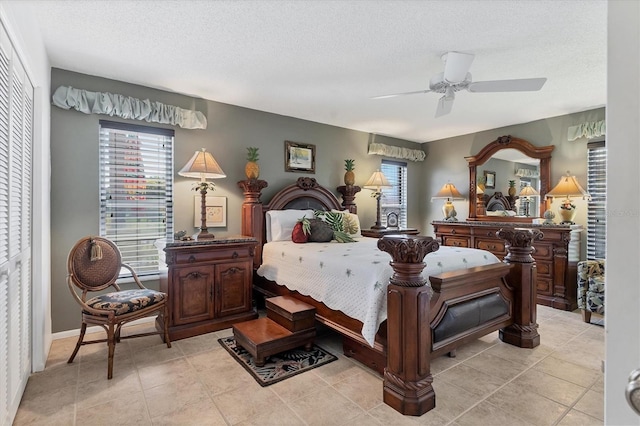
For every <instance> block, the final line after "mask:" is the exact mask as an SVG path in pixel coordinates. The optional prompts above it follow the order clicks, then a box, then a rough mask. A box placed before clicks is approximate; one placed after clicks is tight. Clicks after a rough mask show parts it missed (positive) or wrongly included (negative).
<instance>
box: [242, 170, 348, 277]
mask: <svg viewBox="0 0 640 426" xmlns="http://www.w3.org/2000/svg"><path fill="white" fill-rule="evenodd" d="M268 185H269V184H268V183H267V182H266V181H264V180H258V179H251V180H243V181H240V182H238V186H239V187H240V188H242V190H243V192H244V202H243V203H242V235H247V236H250V237H254V238H255V239H257V240H258V241H260V245H259V246H258V247H256V251H255V255H254V259H253V265H254V268H257V267H258V266H260V264H261V262H262V245H263V244H264V243H265V242H266V229H265V213H266V212H267V211H269V210H286V209H315V210H332V209H336V210H342V209H344V208H345V207H344V206H342V205H341V204H340V201H339V200H338V198H336V196H335V195H333V193H332V192H331V191H330V190H328V189H327V188H325V187H323V186H322V185H320V184H319V183H318V182H317V181H316V180H315V178H311V177H300V178H298V180H297V181H296V182H295V183H293V184H291V185H288V186H286V187H284V188H282V189H281V190H280V191H278V192H277V193H276V194H275V195H274V196H273V198H271V201H270V202H269V203H268V204H263V203H262V202H261V201H260V195H261V192H262V190H263V189H264V188H266V187H267V186H268ZM353 205H354V207H355V204H353Z"/></svg>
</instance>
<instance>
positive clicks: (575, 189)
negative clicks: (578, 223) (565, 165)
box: [546, 171, 591, 225]
mask: <svg viewBox="0 0 640 426" xmlns="http://www.w3.org/2000/svg"><path fill="white" fill-rule="evenodd" d="M546 197H564V200H562V203H561V204H560V207H559V208H558V213H560V217H561V218H562V222H560V223H561V224H565V225H574V224H575V223H574V222H573V219H574V218H575V217H576V206H575V205H574V204H571V198H576V197H582V199H583V200H585V199H590V198H591V196H590V195H589V193H588V192H587V191H585V190H584V189H583V188H582V187H581V186H580V184H579V183H578V181H577V180H576V177H575V176H571V173H569V171H567V174H566V175H565V176H562V177H561V178H560V182H558V184H557V185H556V186H555V187H554V188H553V189H552V190H551V191H549V192H547V194H546Z"/></svg>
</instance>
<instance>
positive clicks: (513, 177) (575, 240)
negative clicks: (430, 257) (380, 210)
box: [432, 136, 582, 311]
mask: <svg viewBox="0 0 640 426" xmlns="http://www.w3.org/2000/svg"><path fill="white" fill-rule="evenodd" d="M553 149H554V146H553V145H549V146H543V147H536V146H534V145H532V144H531V143H530V142H528V141H526V140H524V139H519V138H515V137H512V136H501V137H499V138H498V139H496V140H495V141H492V142H490V143H489V144H487V145H486V146H485V147H484V148H483V149H481V150H480V152H479V153H478V154H477V155H474V156H470V157H466V160H467V162H468V165H469V217H468V218H467V220H466V221H456V222H449V221H434V222H433V223H432V224H433V227H434V233H435V235H436V238H438V240H439V241H440V243H441V244H443V245H446V246H457V247H471V248H478V249H483V250H487V251H490V252H492V253H493V254H495V255H496V256H497V257H498V258H499V259H501V260H502V259H503V257H504V256H505V255H506V253H507V252H506V248H505V246H504V242H503V241H502V240H500V239H499V238H497V237H496V232H497V231H498V230H499V229H502V228H508V227H518V228H534V229H537V230H538V231H540V232H541V233H542V235H543V236H542V239H541V240H540V241H536V243H535V244H534V247H535V249H536V251H535V253H534V254H533V257H534V258H535V260H536V265H537V271H538V276H537V302H538V304H541V305H545V306H551V307H554V308H557V309H563V310H568V311H571V310H574V309H576V308H577V294H576V291H577V289H576V273H577V271H576V266H577V262H578V260H579V259H580V250H581V233H582V226H580V225H556V224H552V225H550V224H543V223H542V221H543V219H541V218H542V217H543V215H544V212H545V211H546V210H548V209H549V207H550V200H547V199H546V197H545V195H546V194H547V193H548V192H549V191H550V189H551V188H550V181H551V152H552V151H553ZM527 186H529V187H530V188H529V190H527V189H525V188H526V187H527ZM509 188H515V190H511V191H509ZM530 189H534V190H535V191H530ZM533 192H535V193H537V194H535V195H528V196H520V194H527V193H528V194H532V193H533Z"/></svg>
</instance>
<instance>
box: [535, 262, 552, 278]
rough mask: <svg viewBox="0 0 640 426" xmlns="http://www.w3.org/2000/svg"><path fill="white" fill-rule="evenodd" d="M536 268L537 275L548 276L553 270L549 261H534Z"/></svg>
mask: <svg viewBox="0 0 640 426" xmlns="http://www.w3.org/2000/svg"><path fill="white" fill-rule="evenodd" d="M536 268H537V269H538V275H546V276H549V277H550V276H551V273H552V272H553V264H552V263H551V262H538V261H536Z"/></svg>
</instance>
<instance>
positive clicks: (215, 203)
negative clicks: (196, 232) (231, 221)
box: [193, 195, 227, 228]
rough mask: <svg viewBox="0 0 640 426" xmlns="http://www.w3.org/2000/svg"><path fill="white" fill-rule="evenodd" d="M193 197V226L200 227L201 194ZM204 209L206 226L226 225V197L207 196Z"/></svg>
mask: <svg viewBox="0 0 640 426" xmlns="http://www.w3.org/2000/svg"><path fill="white" fill-rule="evenodd" d="M193 199H194V205H193V207H194V208H193V210H194V213H193V226H194V227H196V228H200V225H202V215H201V213H202V196H201V195H195V196H194V197H193ZM206 209H207V210H206V213H207V228H220V227H225V226H227V197H207V202H206Z"/></svg>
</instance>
